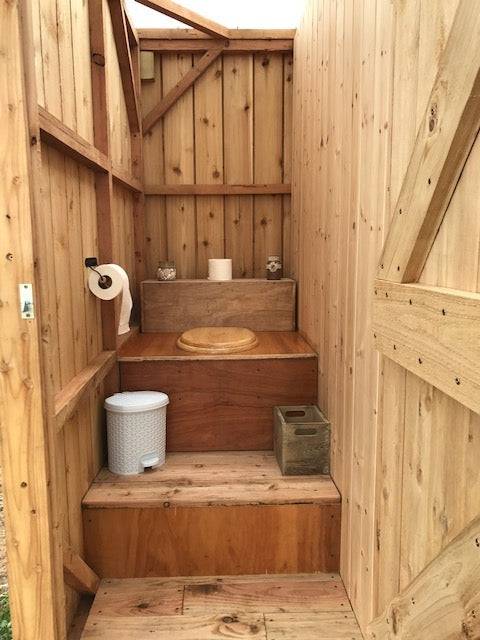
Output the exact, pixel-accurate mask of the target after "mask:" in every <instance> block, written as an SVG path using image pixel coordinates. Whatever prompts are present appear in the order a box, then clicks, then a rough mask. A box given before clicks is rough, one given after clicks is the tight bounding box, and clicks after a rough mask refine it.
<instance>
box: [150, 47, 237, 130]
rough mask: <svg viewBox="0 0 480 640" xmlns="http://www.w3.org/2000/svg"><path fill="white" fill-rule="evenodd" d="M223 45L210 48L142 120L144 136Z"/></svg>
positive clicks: (214, 57)
mask: <svg viewBox="0 0 480 640" xmlns="http://www.w3.org/2000/svg"><path fill="white" fill-rule="evenodd" d="M223 49H224V45H223V44H221V45H215V46H213V47H211V48H210V49H209V50H208V51H207V52H206V53H205V54H204V55H203V56H202V57H201V58H200V60H199V61H198V62H197V63H196V64H195V65H194V66H193V67H192V68H191V69H190V71H188V72H187V73H186V74H185V75H184V76H183V78H182V79H181V80H180V81H179V82H177V84H176V85H175V86H174V87H173V88H172V89H171V90H170V91H169V92H168V93H167V95H166V96H164V98H163V99H162V100H161V101H160V102H159V103H158V104H157V105H156V106H155V107H154V108H153V109H152V110H151V111H149V113H147V115H146V116H145V118H144V120H143V135H146V134H147V133H148V132H149V131H150V130H151V129H152V128H153V127H154V126H155V124H156V123H157V122H158V121H159V120H160V118H162V117H163V116H164V115H165V114H166V113H167V111H168V110H169V109H170V108H171V107H173V105H174V104H175V102H176V101H177V100H178V99H179V98H180V97H181V96H183V94H184V93H185V92H186V91H188V89H189V88H190V87H191V86H192V85H193V83H194V82H195V80H197V79H198V78H199V77H200V76H201V75H202V74H203V73H204V71H205V70H206V69H208V67H209V66H210V65H211V64H212V63H213V62H215V60H216V59H217V58H218V57H219V56H220V55H221V53H222V51H223Z"/></svg>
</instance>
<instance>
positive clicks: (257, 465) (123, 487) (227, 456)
mask: <svg viewBox="0 0 480 640" xmlns="http://www.w3.org/2000/svg"><path fill="white" fill-rule="evenodd" d="M339 502H340V494H339V493H338V490H337V488H336V487H335V485H334V483H333V482H332V480H331V479H330V477H329V476H288V477H287V476H282V475H281V472H280V470H279V468H278V466H277V462H276V460H275V457H274V455H273V452H271V451H243V452H219V453H217V452H208V453H172V454H170V455H169V456H168V460H167V462H166V464H165V465H164V466H163V467H160V468H158V469H156V470H154V471H152V472H146V473H143V474H141V475H138V476H131V477H129V478H125V476H116V475H114V474H112V473H110V472H109V471H108V470H106V469H104V470H103V471H101V472H100V474H99V476H97V478H96V479H95V481H94V483H93V484H92V486H91V487H90V489H89V491H88V492H87V494H86V496H85V498H84V500H83V506H84V507H87V508H89V507H95V508H99V507H135V508H138V507H144V508H148V507H159V506H160V507H161V506H164V505H165V504H166V503H168V506H169V507H176V506H183V507H186V506H188V507H198V506H226V505H260V504H261V505H278V504H322V505H324V504H337V503H339Z"/></svg>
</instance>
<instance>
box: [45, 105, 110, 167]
mask: <svg viewBox="0 0 480 640" xmlns="http://www.w3.org/2000/svg"><path fill="white" fill-rule="evenodd" d="M38 113H39V118H40V137H41V139H42V141H43V142H45V143H46V144H49V145H50V146H52V147H55V148H56V149H58V150H59V151H61V152H62V153H64V154H65V155H67V156H70V157H71V158H73V160H76V161H77V162H80V163H81V164H83V165H85V166H87V167H89V168H90V169H93V171H102V172H104V173H107V172H108V169H109V160H108V158H107V156H106V155H105V154H104V153H102V152H101V151H99V150H98V149H96V148H95V147H94V146H93V144H90V143H89V142H87V141H86V140H84V139H83V138H82V137H81V136H79V135H78V134H77V133H75V131H73V130H72V129H70V128H69V127H67V126H66V125H64V124H63V122H61V121H60V120H59V119H58V118H56V117H55V116H53V115H52V114H51V113H48V111H46V110H45V109H44V108H43V107H39V108H38Z"/></svg>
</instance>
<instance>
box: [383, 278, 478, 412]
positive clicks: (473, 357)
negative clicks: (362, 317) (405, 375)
mask: <svg viewBox="0 0 480 640" xmlns="http://www.w3.org/2000/svg"><path fill="white" fill-rule="evenodd" d="M373 331H374V338H375V346H376V348H377V349H378V350H379V351H381V352H382V353H384V354H385V355H386V356H388V357H389V358H390V359H391V360H394V361H395V362H397V363H398V364H400V365H401V366H403V367H405V368H406V369H408V370H409V371H412V372H413V373H415V374H416V375H418V376H419V377H420V378H422V379H423V380H426V381H427V382H429V383H430V384H432V385H434V386H435V387H437V388H438V389H440V390H441V391H443V392H444V393H446V394H448V395H449V396H451V397H452V398H454V399H455V400H457V401H458V402H461V403H462V404H464V405H465V406H467V407H469V408H470V409H472V410H473V411H475V412H477V413H479V412H480V368H479V366H478V363H479V362H480V293H468V292H465V291H457V290H454V289H445V288H441V287H429V286H422V285H418V284H398V283H394V282H387V281H385V280H376V282H375V291H374V300H373Z"/></svg>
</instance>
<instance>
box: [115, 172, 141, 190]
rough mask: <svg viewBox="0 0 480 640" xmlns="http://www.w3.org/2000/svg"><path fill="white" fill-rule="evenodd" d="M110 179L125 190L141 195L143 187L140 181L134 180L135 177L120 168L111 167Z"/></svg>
mask: <svg viewBox="0 0 480 640" xmlns="http://www.w3.org/2000/svg"><path fill="white" fill-rule="evenodd" d="M112 178H113V180H114V181H116V182H118V183H119V184H121V185H122V187H125V189H129V190H130V191H133V192H134V193H137V194H139V193H143V186H142V183H141V181H140V180H139V179H138V178H135V176H132V175H130V174H129V173H126V172H125V171H124V170H123V169H121V168H120V167H114V166H112Z"/></svg>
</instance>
